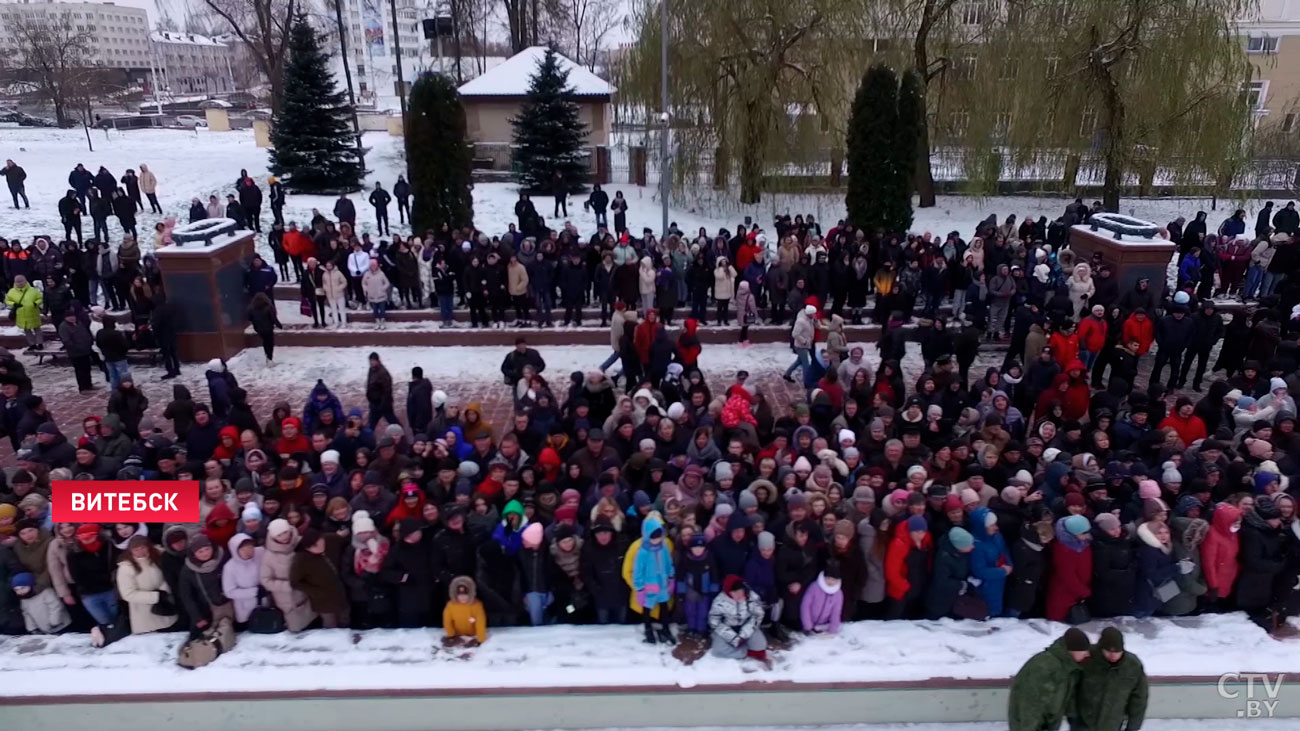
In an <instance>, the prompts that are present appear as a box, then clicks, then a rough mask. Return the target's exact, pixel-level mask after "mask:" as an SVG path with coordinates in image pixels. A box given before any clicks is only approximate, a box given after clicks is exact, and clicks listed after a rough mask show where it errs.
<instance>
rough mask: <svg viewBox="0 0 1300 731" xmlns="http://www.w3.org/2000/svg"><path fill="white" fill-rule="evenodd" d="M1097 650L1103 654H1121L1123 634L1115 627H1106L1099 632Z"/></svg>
mask: <svg viewBox="0 0 1300 731" xmlns="http://www.w3.org/2000/svg"><path fill="white" fill-rule="evenodd" d="M1097 649H1099V650H1101V651H1103V652H1123V651H1124V634H1123V633H1122V632H1120V631H1119V630H1118V629H1116V628H1115V627H1107V628H1106V629H1104V630H1102V631H1101V639H1099V640H1097Z"/></svg>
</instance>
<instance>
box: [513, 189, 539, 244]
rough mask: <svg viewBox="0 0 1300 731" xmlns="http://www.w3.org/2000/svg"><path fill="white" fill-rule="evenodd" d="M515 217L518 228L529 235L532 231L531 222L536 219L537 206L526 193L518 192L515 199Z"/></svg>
mask: <svg viewBox="0 0 1300 731" xmlns="http://www.w3.org/2000/svg"><path fill="white" fill-rule="evenodd" d="M515 218H516V219H518V220H519V230H520V231H521V232H522V233H523V234H524V235H525V236H529V235H531V234H532V233H533V222H534V221H536V220H537V206H535V205H533V201H532V199H531V198H529V197H528V194H527V193H520V194H519V200H517V201H515Z"/></svg>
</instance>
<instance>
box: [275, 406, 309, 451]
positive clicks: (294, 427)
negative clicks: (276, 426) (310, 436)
mask: <svg viewBox="0 0 1300 731" xmlns="http://www.w3.org/2000/svg"><path fill="white" fill-rule="evenodd" d="M280 431H281V436H280V438H279V439H277V440H275V453H276V454H278V455H280V456H281V457H288V456H289V455H291V454H293V453H294V452H309V451H311V442H309V441H307V437H306V436H304V435H303V433H302V421H300V420H299V419H298V417H296V416H290V417H288V418H287V419H285V420H284V421H281V422H280Z"/></svg>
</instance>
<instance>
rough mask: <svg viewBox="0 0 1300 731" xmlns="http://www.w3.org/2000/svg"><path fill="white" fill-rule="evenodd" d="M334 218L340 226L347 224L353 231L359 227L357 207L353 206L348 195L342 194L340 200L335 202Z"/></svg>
mask: <svg viewBox="0 0 1300 731" xmlns="http://www.w3.org/2000/svg"><path fill="white" fill-rule="evenodd" d="M334 217H335V218H337V219H338V220H339V224H340V225H342V224H345V223H346V224H347V225H349V226H351V227H352V228H353V229H355V228H356V227H357V207H356V206H355V205H353V204H352V200H351V199H349V198H348V194H347V193H342V194H340V195H339V198H338V200H336V201H334Z"/></svg>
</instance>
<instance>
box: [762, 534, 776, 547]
mask: <svg viewBox="0 0 1300 731" xmlns="http://www.w3.org/2000/svg"><path fill="white" fill-rule="evenodd" d="M775 548H776V536H774V535H772V534H771V533H768V532H767V531H763V532H762V533H759V534H758V550H760V551H770V550H773V549H775Z"/></svg>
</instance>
